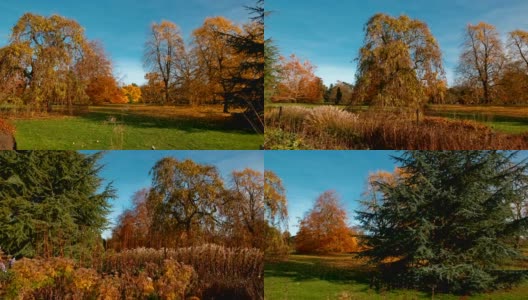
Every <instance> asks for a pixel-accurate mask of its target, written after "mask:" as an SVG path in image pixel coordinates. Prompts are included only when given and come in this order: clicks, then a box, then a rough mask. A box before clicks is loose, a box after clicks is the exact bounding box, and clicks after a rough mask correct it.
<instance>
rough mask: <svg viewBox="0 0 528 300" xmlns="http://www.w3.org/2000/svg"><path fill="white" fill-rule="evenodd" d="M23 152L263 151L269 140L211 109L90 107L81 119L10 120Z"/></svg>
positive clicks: (70, 117)
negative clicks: (152, 149) (137, 150)
mask: <svg viewBox="0 0 528 300" xmlns="http://www.w3.org/2000/svg"><path fill="white" fill-rule="evenodd" d="M10 122H12V123H13V124H14V125H15V126H16V128H17V131H16V135H15V137H16V140H17V144H18V148H19V149H39V150H40V149H50V150H67V149H94V150H100V149H151V148H152V147H153V146H154V147H155V148H156V149H240V150H245V149H259V146H260V145H262V143H263V139H264V138H263V135H261V134H255V133H253V132H252V131H251V130H246V129H240V126H239V125H237V124H234V122H233V121H232V120H231V118H230V116H229V115H228V114H222V113H221V109H219V110H217V108H216V107H215V108H211V107H205V108H204V107H199V108H179V107H168V106H167V107H153V106H103V107H90V111H89V112H88V113H84V114H81V115H78V116H67V117H66V116H49V117H45V118H32V119H15V120H10Z"/></svg>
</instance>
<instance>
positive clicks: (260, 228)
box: [222, 168, 267, 250]
mask: <svg viewBox="0 0 528 300" xmlns="http://www.w3.org/2000/svg"><path fill="white" fill-rule="evenodd" d="M228 194H229V196H228V197H227V201H226V203H225V205H224V207H223V208H222V210H223V214H224V215H225V216H226V220H225V222H224V226H225V229H224V230H222V231H224V232H227V233H228V237H227V238H228V239H231V240H233V243H232V244H233V245H235V246H238V247H242V246H246V247H256V248H263V246H264V243H265V232H266V225H267V224H266V221H265V219H264V214H265V210H266V205H265V202H264V174H263V173H261V172H258V171H255V170H252V169H249V168H246V169H244V170H242V171H233V172H232V173H231V184H230V187H229V193H228ZM226 229H227V230H226ZM263 250H264V249H263Z"/></svg>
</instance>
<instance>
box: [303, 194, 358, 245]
mask: <svg viewBox="0 0 528 300" xmlns="http://www.w3.org/2000/svg"><path fill="white" fill-rule="evenodd" d="M347 220H348V217H347V213H346V210H345V209H344V208H343V205H342V204H341V203H340V201H339V199H338V197H337V194H336V193H335V192H334V191H326V192H324V193H323V194H321V195H320V196H319V197H318V198H317V200H315V203H314V205H313V207H312V209H310V211H308V213H307V214H306V215H305V216H304V218H303V219H302V220H301V222H300V224H299V232H298V233H297V236H296V237H295V248H296V250H297V252H299V253H343V252H351V251H356V250H357V249H358V248H357V240H356V238H355V237H353V232H352V230H351V228H350V227H349V226H348V224H347Z"/></svg>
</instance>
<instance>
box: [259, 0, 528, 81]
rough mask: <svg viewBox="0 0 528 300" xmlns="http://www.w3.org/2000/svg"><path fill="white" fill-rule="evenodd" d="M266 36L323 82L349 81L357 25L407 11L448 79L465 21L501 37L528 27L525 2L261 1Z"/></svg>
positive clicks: (360, 38)
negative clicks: (432, 42)
mask: <svg viewBox="0 0 528 300" xmlns="http://www.w3.org/2000/svg"><path fill="white" fill-rule="evenodd" d="M266 9H267V10H269V11H272V14H271V16H270V17H269V18H268V19H267V20H266V37H271V38H273V39H274V40H275V42H276V43H277V45H278V46H279V48H280V50H281V53H282V54H283V55H285V56H287V55H289V54H291V53H296V54H297V55H298V56H300V57H301V58H304V59H309V60H310V61H312V63H314V64H315V65H316V66H318V71H317V75H318V76H320V77H321V78H323V81H324V82H325V84H327V85H328V84H330V83H334V82H336V81H337V80H341V81H345V82H351V83H353V82H354V81H355V67H356V65H355V62H354V59H355V58H356V57H357V55H358V52H359V48H360V47H361V45H362V42H363V38H364V33H363V27H364V25H365V23H366V22H367V21H368V19H369V18H370V17H371V16H373V15H374V14H376V13H379V12H383V13H388V14H391V15H394V16H398V15H400V14H407V15H409V16H410V17H412V18H417V19H420V20H422V21H425V22H426V23H427V24H428V25H429V28H430V29H431V31H432V32H433V34H434V35H435V36H436V38H437V40H438V42H439V44H440V47H441V49H442V51H443V53H444V57H443V59H444V66H445V69H446V73H447V77H448V81H449V83H452V81H453V78H454V71H455V68H456V64H457V62H458V57H459V54H460V45H461V44H462V37H463V30H464V28H465V26H466V25H467V24H468V23H478V22H480V21H484V22H487V23H491V24H493V25H495V26H496V27H497V29H498V31H499V33H501V35H502V36H503V37H505V36H506V34H507V33H508V32H509V31H512V30H514V29H523V30H528V17H527V16H528V1H526V0H478V1H476V0H332V1H328V0H326V1H325V0H288V1H284V0H266Z"/></svg>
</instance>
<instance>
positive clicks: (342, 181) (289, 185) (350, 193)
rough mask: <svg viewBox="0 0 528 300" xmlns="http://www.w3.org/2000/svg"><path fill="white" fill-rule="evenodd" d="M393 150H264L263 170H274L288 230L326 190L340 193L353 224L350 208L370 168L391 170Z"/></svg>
mask: <svg viewBox="0 0 528 300" xmlns="http://www.w3.org/2000/svg"><path fill="white" fill-rule="evenodd" d="M398 154H399V152H395V151H266V153H265V156H264V159H265V166H266V170H270V171H273V172H274V173H275V174H277V175H278V176H279V177H280V178H281V179H282V182H283V184H284V187H285V189H286V196H287V199H288V214H289V230H290V232H291V233H292V234H293V235H295V234H296V233H297V231H298V229H299V228H298V223H299V222H298V221H299V218H302V217H303V216H304V214H305V213H306V212H307V211H308V210H309V209H310V208H311V207H312V205H313V203H314V201H315V199H316V198H317V197H318V196H319V195H320V194H322V193H323V192H324V191H326V190H335V191H336V192H337V194H338V195H339V196H340V197H341V201H342V203H343V204H344V206H345V208H346V210H347V212H348V215H349V224H350V225H353V224H354V220H353V216H354V210H356V209H357V208H359V206H358V204H359V203H358V200H359V199H360V198H361V193H362V192H363V191H364V188H365V184H366V180H367V178H368V175H369V174H370V173H371V172H375V171H378V170H385V171H390V172H392V171H393V170H394V168H395V166H396V165H395V163H394V161H393V160H392V159H391V155H392V156H398Z"/></svg>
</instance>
